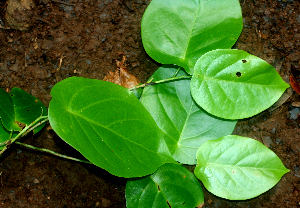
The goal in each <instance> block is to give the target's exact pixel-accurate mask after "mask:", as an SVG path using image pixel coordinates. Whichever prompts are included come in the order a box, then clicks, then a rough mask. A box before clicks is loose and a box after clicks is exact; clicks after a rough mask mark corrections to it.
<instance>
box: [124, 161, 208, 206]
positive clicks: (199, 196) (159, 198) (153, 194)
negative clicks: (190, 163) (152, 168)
mask: <svg viewBox="0 0 300 208" xmlns="http://www.w3.org/2000/svg"><path fill="white" fill-rule="evenodd" d="M125 195H126V206H127V208H142V207H145V208H146V207H147V208H150V207H153V208H157V207H159V208H169V207H172V208H184V207H186V208H194V207H198V206H199V205H200V204H202V203H204V196H203V192H202V189H201V186H200V184H199V181H198V180H197V179H196V177H195V176H194V175H193V174H192V173H191V172H190V171H188V170H187V169H186V168H184V167H182V166H180V165H175V164H165V165H163V166H161V167H160V168H159V169H158V170H157V171H156V172H155V173H154V174H152V175H150V176H147V177H144V178H141V179H134V180H130V181H128V182H127V184H126V191H125Z"/></svg>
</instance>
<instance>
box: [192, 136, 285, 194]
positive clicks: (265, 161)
mask: <svg viewBox="0 0 300 208" xmlns="http://www.w3.org/2000/svg"><path fill="white" fill-rule="evenodd" d="M197 160H198V165H197V166H196V169H195V175H196V176H197V178H199V179H200V180H201V181H202V183H203V185H204V186H205V188H206V189H207V190H208V191H210V192H211V193H213V194H215V195H217V196H219V197H222V198H226V199H230V200H245V199H250V198H253V197H256V196H258V195H260V194H262V193H264V192H266V191H268V190H269V189H271V188H272V187H273V186H275V185H276V184H277V183H278V181H279V180H280V178H281V177H282V176H283V175H284V174H285V173H287V172H289V170H288V169H286V168H285V167H284V165H283V164H282V162H281V161H280V159H279V158H278V157H277V156H276V154H275V153H274V152H272V151H271V150H269V149H268V148H267V147H266V146H264V145H263V144H261V143H260V142H258V141H256V140H253V139H250V138H246V137H241V136H234V135H231V136H225V137H221V138H219V139H217V140H211V141H207V142H205V143H204V144H203V145H202V146H201V147H200V148H199V150H198V152H197Z"/></svg>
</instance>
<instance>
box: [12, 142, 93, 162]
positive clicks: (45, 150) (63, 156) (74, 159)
mask: <svg viewBox="0 0 300 208" xmlns="http://www.w3.org/2000/svg"><path fill="white" fill-rule="evenodd" d="M15 143H16V144H18V145H22V146H24V147H27V148H30V149H34V150H38V151H42V152H47V153H50V154H52V155H55V156H57V157H61V158H65V159H68V160H73V161H76V162H83V163H87V164H91V165H92V164H93V163H91V162H89V161H86V160H80V159H77V158H74V157H69V156H66V155H62V154H59V153H57V152H53V151H51V150H49V149H44V148H38V147H34V146H32V145H29V144H24V143H22V142H15Z"/></svg>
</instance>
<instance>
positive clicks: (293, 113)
mask: <svg viewBox="0 0 300 208" xmlns="http://www.w3.org/2000/svg"><path fill="white" fill-rule="evenodd" d="M298 115H299V108H294V109H293V110H291V111H290V119H293V120H296V119H297V118H298Z"/></svg>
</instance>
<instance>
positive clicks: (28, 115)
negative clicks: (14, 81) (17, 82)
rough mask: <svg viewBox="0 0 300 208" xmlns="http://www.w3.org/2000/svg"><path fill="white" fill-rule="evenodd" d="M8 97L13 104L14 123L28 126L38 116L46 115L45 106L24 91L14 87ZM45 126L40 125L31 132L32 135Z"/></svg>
mask: <svg viewBox="0 0 300 208" xmlns="http://www.w3.org/2000/svg"><path fill="white" fill-rule="evenodd" d="M9 95H10V96H11V98H12V100H13V103H14V112H15V115H14V116H15V121H17V122H18V123H21V124H25V125H29V124H31V123H32V122H33V121H35V120H36V119H37V118H38V117H40V116H46V115H47V109H46V107H45V105H44V104H43V103H42V102H41V101H40V100H39V99H37V98H36V97H34V96H32V95H30V94H29V93H27V92H26V91H24V90H22V89H20V88H17V87H14V88H12V89H11V91H10V93H9ZM44 126H45V124H42V125H40V126H38V127H37V128H35V129H34V130H33V133H37V132H39V131H40V130H41V129H42V128H43V127H44Z"/></svg>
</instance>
